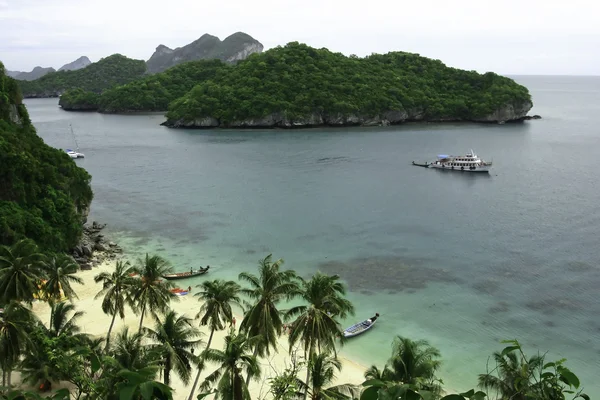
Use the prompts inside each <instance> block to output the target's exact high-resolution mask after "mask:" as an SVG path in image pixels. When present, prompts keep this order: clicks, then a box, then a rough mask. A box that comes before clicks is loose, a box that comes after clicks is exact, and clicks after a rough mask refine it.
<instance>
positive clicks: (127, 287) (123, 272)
mask: <svg viewBox="0 0 600 400" xmlns="http://www.w3.org/2000/svg"><path fill="white" fill-rule="evenodd" d="M130 273H132V272H131V265H130V264H129V261H127V262H123V261H117V264H116V265H115V270H114V271H113V272H112V273H109V272H102V273H100V274H98V275H96V276H95V277H94V281H95V282H96V283H99V282H102V290H100V291H99V292H98V294H96V297H95V298H99V297H100V296H104V299H103V300H102V311H103V312H104V313H105V314H109V315H112V320H111V321H110V326H109V327H108V332H107V334H106V347H105V351H106V350H108V348H109V347H110V334H111V332H112V329H113V326H114V324H115V318H116V317H117V314H118V315H119V318H121V319H123V318H125V304H127V303H131V300H130V298H129V295H130V293H131V290H132V288H133V287H134V286H135V282H134V278H132V277H131V276H130V275H129V274H130Z"/></svg>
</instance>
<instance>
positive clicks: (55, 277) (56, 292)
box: [42, 255, 83, 302]
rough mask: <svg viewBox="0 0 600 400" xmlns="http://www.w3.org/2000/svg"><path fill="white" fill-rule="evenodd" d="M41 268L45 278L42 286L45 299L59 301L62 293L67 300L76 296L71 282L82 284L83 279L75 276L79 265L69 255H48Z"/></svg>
mask: <svg viewBox="0 0 600 400" xmlns="http://www.w3.org/2000/svg"><path fill="white" fill-rule="evenodd" d="M42 268H43V270H44V272H45V275H46V279H47V280H46V282H45V283H44V284H43V286H42V291H43V293H44V297H45V299H46V300H48V301H50V302H54V301H59V300H60V299H61V298H62V295H63V294H64V296H65V297H67V298H68V299H69V300H72V299H73V298H77V294H76V293H75V290H73V288H72V287H71V283H78V284H80V285H83V279H81V278H80V277H78V276H75V273H77V271H78V270H79V266H78V265H77V264H76V263H75V261H74V260H73V259H72V258H71V257H69V256H66V255H59V256H53V257H49V258H47V259H46V260H45V262H44V263H43V264H42ZM61 290H62V293H61Z"/></svg>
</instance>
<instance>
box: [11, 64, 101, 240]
mask: <svg viewBox="0 0 600 400" xmlns="http://www.w3.org/2000/svg"><path fill="white" fill-rule="evenodd" d="M90 180H91V177H90V175H89V174H88V173H87V172H86V171H85V170H84V169H83V168H79V167H78V166H77V165H76V164H75V163H74V162H73V160H71V158H70V157H69V156H68V155H67V154H66V153H65V152H63V151H61V150H57V149H54V148H52V147H50V146H48V145H46V144H45V143H44V141H43V140H42V139H41V138H40V137H39V136H38V135H37V134H36V132H35V129H34V127H33V126H32V124H31V121H30V120H29V115H28V114H27V109H26V108H25V106H24V105H23V104H22V95H21V93H20V91H19V86H18V83H17V82H16V81H15V80H14V79H12V78H9V77H8V76H7V75H6V74H5V69H4V65H3V64H2V63H0V244H12V243H14V242H15V241H17V240H19V239H22V238H25V237H27V238H30V239H33V240H34V241H36V242H37V243H38V244H39V245H40V247H41V248H42V249H45V250H51V251H67V250H68V249H69V248H71V247H73V246H74V245H75V244H76V243H77V241H78V239H79V237H80V236H81V231H82V213H85V212H86V210H87V209H88V208H89V205H90V203H91V201H92V189H91V187H90Z"/></svg>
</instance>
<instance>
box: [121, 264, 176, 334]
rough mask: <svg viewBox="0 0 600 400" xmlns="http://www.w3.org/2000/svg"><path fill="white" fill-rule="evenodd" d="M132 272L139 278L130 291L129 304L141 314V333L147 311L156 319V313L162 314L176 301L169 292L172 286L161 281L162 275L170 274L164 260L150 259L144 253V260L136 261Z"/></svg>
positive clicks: (167, 282)
mask: <svg viewBox="0 0 600 400" xmlns="http://www.w3.org/2000/svg"><path fill="white" fill-rule="evenodd" d="M132 271H133V272H134V273H137V274H138V275H139V276H140V279H139V280H138V281H137V285H136V286H134V287H133V289H132V295H131V302H132V304H133V305H134V307H135V308H136V309H137V311H139V312H140V313H141V317H140V326H139V329H138V331H139V332H141V331H142V326H143V323H144V315H145V314H146V311H147V310H149V311H150V312H151V313H152V315H153V316H154V317H155V318H158V313H159V312H160V313H162V312H164V311H165V310H166V309H167V307H168V306H169V303H170V301H171V300H178V299H176V298H175V296H174V295H173V293H171V291H170V290H169V289H171V288H172V287H173V284H172V283H171V282H169V281H163V280H162V279H161V278H162V276H163V275H165V274H168V273H171V272H172V269H171V267H170V266H169V264H168V263H167V261H166V260H165V259H164V258H162V257H160V256H158V255H154V256H152V257H150V255H148V253H146V258H145V259H144V260H138V264H137V265H136V266H135V267H134V268H133V269H132Z"/></svg>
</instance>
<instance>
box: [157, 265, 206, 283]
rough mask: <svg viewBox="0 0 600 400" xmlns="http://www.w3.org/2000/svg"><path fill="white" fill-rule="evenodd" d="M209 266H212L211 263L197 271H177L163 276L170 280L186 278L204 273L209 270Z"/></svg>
mask: <svg viewBox="0 0 600 400" xmlns="http://www.w3.org/2000/svg"><path fill="white" fill-rule="evenodd" d="M209 268H210V265H207V266H206V267H205V268H200V269H197V270H195V271H194V270H193V269H190V271H189V272H177V273H174V274H165V275H163V276H162V277H163V278H165V279H167V280H169V281H171V280H174V279H186V278H191V277H194V276H198V275H203V274H205V273H207V272H208V270H209Z"/></svg>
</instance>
